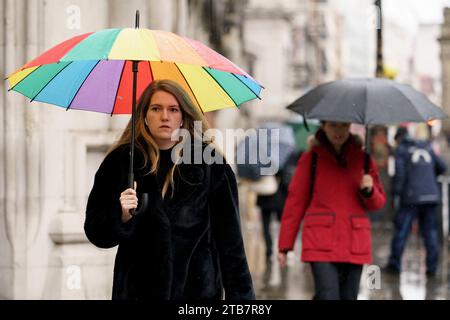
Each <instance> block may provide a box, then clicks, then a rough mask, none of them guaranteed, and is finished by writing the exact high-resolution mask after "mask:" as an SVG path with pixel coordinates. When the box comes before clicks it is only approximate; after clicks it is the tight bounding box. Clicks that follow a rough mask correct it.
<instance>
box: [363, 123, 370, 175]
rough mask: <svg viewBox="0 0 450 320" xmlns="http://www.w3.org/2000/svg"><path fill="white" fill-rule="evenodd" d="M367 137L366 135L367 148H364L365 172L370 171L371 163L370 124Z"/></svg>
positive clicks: (367, 126) (367, 128)
mask: <svg viewBox="0 0 450 320" xmlns="http://www.w3.org/2000/svg"><path fill="white" fill-rule="evenodd" d="M365 135H366V137H365V139H364V140H365V141H364V144H365V148H364V152H365V154H364V173H365V174H367V173H369V163H370V143H369V140H370V131H369V125H366V134H365Z"/></svg>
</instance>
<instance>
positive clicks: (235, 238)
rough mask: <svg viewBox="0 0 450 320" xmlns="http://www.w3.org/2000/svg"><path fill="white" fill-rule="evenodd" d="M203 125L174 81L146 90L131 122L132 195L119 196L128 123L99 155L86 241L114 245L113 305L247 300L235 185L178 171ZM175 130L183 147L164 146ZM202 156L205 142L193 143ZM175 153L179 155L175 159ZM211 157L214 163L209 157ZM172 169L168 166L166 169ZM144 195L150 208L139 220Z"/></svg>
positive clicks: (214, 169) (197, 168)
mask: <svg viewBox="0 0 450 320" xmlns="http://www.w3.org/2000/svg"><path fill="white" fill-rule="evenodd" d="M194 121H201V123H202V126H201V127H202V131H204V130H205V129H206V128H207V123H206V120H205V119H204V117H203V115H202V113H201V112H200V111H199V109H198V108H197V107H195V106H194V104H193V103H192V101H191V100H190V98H189V96H188V95H187V94H186V93H185V92H184V90H183V89H182V88H181V87H180V86H178V85H177V84H176V83H174V82H172V81H167V80H162V81H154V82H153V83H152V84H151V85H150V86H149V87H148V88H147V89H146V90H145V91H144V93H143V94H142V96H141V98H140V100H139V103H138V107H137V113H136V129H135V130H136V133H135V135H136V136H135V140H136V148H137V150H136V162H135V168H136V172H135V180H136V182H137V186H136V190H134V189H131V188H127V184H128V183H127V175H128V165H129V161H130V160H129V152H130V147H129V137H130V130H131V123H129V125H128V126H127V128H126V129H125V131H124V133H123V134H122V136H121V138H120V139H119V141H118V142H117V143H116V144H115V145H114V147H113V148H112V151H110V153H109V154H108V155H107V157H106V158H105V159H104V161H103V163H102V164H101V166H100V168H99V170H98V172H97V173H96V176H95V182H94V186H93V189H92V191H91V193H90V196H89V200H88V204H87V210H86V222H85V232H86V235H87V236H88V238H89V240H90V241H91V242H92V243H94V244H95V245H96V246H98V247H101V248H111V247H114V246H116V245H119V248H118V251H117V256H116V262H115V268H114V284H113V299H133V300H144V299H174V300H180V299H182V300H185V299H189V300H197V299H202V300H218V299H221V298H222V291H223V289H224V291H225V299H232V300H234V299H253V298H254V297H255V296H254V291H253V285H252V279H251V275H250V272H249V269H248V265H247V260H246V255H245V251H244V245H243V239H242V235H241V229H240V221H239V207H238V194H237V186H236V179H235V176H234V174H233V171H232V170H231V167H230V166H229V165H228V164H227V163H226V161H223V164H220V163H213V164H207V163H205V162H204V161H202V162H201V163H200V164H197V163H196V164H189V163H180V162H179V159H180V158H179V157H177V156H182V155H181V154H179V153H178V152H177V150H176V149H174V148H175V145H176V144H178V143H181V144H183V143H184V144H188V145H187V146H186V145H183V148H182V149H180V150H181V151H183V150H186V148H190V149H191V150H192V151H193V152H192V154H195V152H198V151H199V150H196V149H195V148H196V144H195V143H193V142H192V141H193V140H194V139H196V138H198V137H201V135H202V132H194ZM179 128H182V129H185V130H187V131H188V132H189V136H190V138H191V139H187V140H186V141H184V140H183V139H181V138H180V139H178V140H176V141H172V139H171V137H172V134H173V132H174V131H175V130H177V129H179ZM200 146H201V150H200V151H201V152H202V153H201V154H203V151H204V149H205V148H208V147H209V148H211V145H210V144H208V143H203V144H200ZM180 150H178V151H180ZM216 156H217V155H216ZM174 160H175V161H174ZM142 193H147V194H148V195H149V201H148V203H149V205H148V208H147V209H146V210H145V211H144V212H141V213H140V214H138V215H133V214H132V213H130V210H134V209H136V208H137V207H138V199H140V195H141V194H142Z"/></svg>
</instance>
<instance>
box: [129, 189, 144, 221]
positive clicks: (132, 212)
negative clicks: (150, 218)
mask: <svg viewBox="0 0 450 320" xmlns="http://www.w3.org/2000/svg"><path fill="white" fill-rule="evenodd" d="M147 206H148V193H143V194H142V201H141V207H140V208H139V209H137V210H136V211H135V210H134V209H130V214H131V215H132V216H137V215H138V214H140V213H142V212H144V211H145V210H147Z"/></svg>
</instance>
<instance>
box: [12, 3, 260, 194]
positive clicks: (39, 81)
mask: <svg viewBox="0 0 450 320" xmlns="http://www.w3.org/2000/svg"><path fill="white" fill-rule="evenodd" d="M161 79H169V80H173V81H175V82H177V83H178V84H180V85H181V86H182V87H183V88H184V89H185V90H186V92H187V93H188V94H189V96H190V97H191V99H192V100H193V101H194V104H195V105H196V106H197V107H198V108H200V110H201V111H202V112H208V111H213V110H218V109H223V108H228V107H237V106H239V105H240V104H242V103H244V102H246V101H249V100H252V99H255V98H259V95H260V92H261V89H262V86H261V85H260V84H258V83H257V82H256V81H255V80H254V79H253V78H252V77H251V76H249V75H248V74H247V73H245V72H244V71H243V70H242V69H241V68H239V67H238V66H236V65H235V64H234V63H232V62H231V61H230V60H228V59H227V58H225V57H224V56H222V55H220V54H219V53H217V52H216V51H214V50H212V49H211V48H209V47H207V46H206V45H204V44H202V43H201V42H199V41H196V40H192V39H189V38H186V37H182V36H179V35H176V34H174V33H171V32H167V31H160V30H149V29H139V11H137V12H136V28H135V29H132V28H123V29H104V30H101V31H97V32H92V33H86V34H82V35H79V36H76V37H73V38H71V39H69V40H67V41H64V42H62V43H60V44H58V45H56V46H55V47H53V48H51V49H50V50H48V51H46V52H44V53H43V54H42V55H40V56H39V57H37V58H36V59H34V60H32V61H30V62H28V63H26V64H25V65H24V66H22V67H21V68H19V69H18V70H17V71H15V72H13V73H12V74H11V75H9V76H8V77H7V81H8V83H9V90H8V91H10V90H13V91H17V92H19V93H21V94H23V95H24V96H26V97H28V98H30V99H31V101H40V102H45V103H49V104H53V105H56V106H60V107H63V108H65V109H66V110H69V109H70V110H72V109H76V110H85V111H95V112H102V113H108V114H110V115H113V114H130V113H131V115H132V118H131V119H132V132H131V133H132V136H131V140H130V143H131V153H130V157H131V158H130V176H129V186H130V187H133V181H134V177H133V158H134V113H135V108H136V97H138V96H140V95H141V94H142V92H143V91H144V89H145V88H146V87H147V86H148V85H149V84H150V83H151V82H152V81H153V80H161Z"/></svg>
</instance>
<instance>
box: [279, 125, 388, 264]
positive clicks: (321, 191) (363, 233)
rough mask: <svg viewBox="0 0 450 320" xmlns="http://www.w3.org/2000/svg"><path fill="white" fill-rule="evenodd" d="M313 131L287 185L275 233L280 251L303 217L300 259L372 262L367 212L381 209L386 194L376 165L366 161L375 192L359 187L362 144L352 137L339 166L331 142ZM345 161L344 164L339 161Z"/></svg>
mask: <svg viewBox="0 0 450 320" xmlns="http://www.w3.org/2000/svg"><path fill="white" fill-rule="evenodd" d="M322 136H323V132H322ZM318 138H321V135H318V134H316V137H314V139H313V141H312V147H311V149H310V150H309V151H307V152H305V153H304V154H303V155H302V156H301V158H300V159H299V161H298V164H297V168H296V171H295V174H294V176H293V178H292V180H291V183H290V185H289V192H288V197H287V199H286V203H285V206H284V210H283V216H282V221H281V228H280V235H279V245H278V247H279V250H280V251H288V250H292V249H293V246H294V243H295V240H296V237H297V233H298V230H299V226H300V224H301V222H302V221H303V231H302V261H305V262H306V261H322V262H347V263H354V264H365V263H371V261H372V257H371V241H370V238H371V236H370V221H369V218H368V215H367V210H370V211H374V210H378V209H380V208H382V207H383V205H384V203H385V201H386V197H385V194H384V191H383V187H382V185H381V182H380V179H379V176H378V172H377V169H376V164H375V162H374V160H373V159H372V158H371V159H370V172H369V173H370V175H371V176H372V177H373V181H374V186H373V192H372V194H371V195H370V196H369V197H364V196H363V195H362V193H361V192H360V191H359V188H360V183H361V178H362V176H363V168H364V152H363V150H362V148H361V145H362V144H361V142H360V141H358V139H356V137H355V136H350V138H349V140H348V141H347V143H346V144H345V145H344V147H343V148H344V149H343V150H344V151H343V153H342V155H343V156H342V157H341V161H340V162H341V164H339V162H338V158H337V157H336V155H335V154H333V151H332V150H331V146H329V145H328V144H327V143H325V141H324V139H323V137H322V138H321V139H320V141H321V142H319V139H318ZM312 151H314V152H316V153H317V162H316V175H315V181H314V191H313V196H312V199H311V202H310V204H309V206H308V207H306V206H307V205H308V200H309V197H310V184H311V180H310V173H311V158H312ZM343 163H345V164H343Z"/></svg>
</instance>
